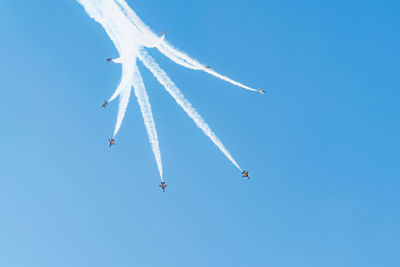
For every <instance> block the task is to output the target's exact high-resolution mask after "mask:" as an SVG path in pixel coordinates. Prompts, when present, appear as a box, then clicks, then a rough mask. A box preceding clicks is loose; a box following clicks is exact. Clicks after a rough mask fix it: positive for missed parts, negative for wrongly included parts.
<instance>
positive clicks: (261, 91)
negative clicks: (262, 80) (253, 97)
mask: <svg viewBox="0 0 400 267" xmlns="http://www.w3.org/2000/svg"><path fill="white" fill-rule="evenodd" d="M257 92H259V93H260V94H264V93H265V91H263V90H261V89H258V91H257Z"/></svg>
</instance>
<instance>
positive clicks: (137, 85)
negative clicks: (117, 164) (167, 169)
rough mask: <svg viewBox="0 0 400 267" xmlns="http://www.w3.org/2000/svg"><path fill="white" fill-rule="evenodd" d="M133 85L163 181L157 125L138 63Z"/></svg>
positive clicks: (134, 72)
mask: <svg viewBox="0 0 400 267" xmlns="http://www.w3.org/2000/svg"><path fill="white" fill-rule="evenodd" d="M133 87H134V89H135V95H136V97H137V99H138V102H139V106H140V110H141V112H142V116H143V120H144V124H145V126H146V130H147V135H148V136H149V141H150V144H151V148H152V149H153V153H154V156H155V158H156V162H157V167H158V171H159V173H160V177H161V181H163V168H162V163H161V152H160V146H159V142H158V136H157V130H156V125H155V123H154V119H153V113H152V111H151V105H150V102H149V96H148V95H147V92H146V88H145V87H144V82H143V78H142V76H141V75H140V72H139V69H138V67H137V65H135V68H134V71H133Z"/></svg>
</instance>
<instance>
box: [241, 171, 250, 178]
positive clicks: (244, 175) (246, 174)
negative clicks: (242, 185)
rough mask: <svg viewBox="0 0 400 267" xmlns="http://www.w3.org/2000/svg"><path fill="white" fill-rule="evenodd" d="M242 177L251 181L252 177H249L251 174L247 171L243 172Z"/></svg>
mask: <svg viewBox="0 0 400 267" xmlns="http://www.w3.org/2000/svg"><path fill="white" fill-rule="evenodd" d="M242 177H243V178H247V179H250V177H249V172H248V171H247V172H246V171H243V172H242Z"/></svg>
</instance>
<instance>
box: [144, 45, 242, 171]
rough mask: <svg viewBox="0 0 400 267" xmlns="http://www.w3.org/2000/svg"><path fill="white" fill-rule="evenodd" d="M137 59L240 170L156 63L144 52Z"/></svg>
mask: <svg viewBox="0 0 400 267" xmlns="http://www.w3.org/2000/svg"><path fill="white" fill-rule="evenodd" d="M139 59H140V61H142V62H143V64H144V65H145V66H146V68H148V69H149V70H150V71H151V72H152V73H153V75H154V76H155V77H156V79H157V80H158V81H159V82H160V83H161V84H162V85H163V86H164V88H165V90H166V91H167V92H168V93H169V94H170V95H171V96H172V97H173V98H174V99H175V101H176V102H177V103H178V104H179V105H180V106H181V107H182V108H183V110H184V111H185V112H186V113H187V114H188V116H189V117H190V118H191V119H192V120H193V121H194V122H195V123H196V125H197V126H198V127H199V128H200V129H201V130H202V131H203V132H204V134H206V135H207V136H208V137H209V138H210V139H211V141H212V142H213V143H214V144H215V145H216V146H217V147H218V148H219V149H220V150H221V151H222V153H224V154H225V156H226V157H227V158H228V159H229V160H230V161H231V162H232V163H233V164H234V165H235V166H236V167H237V168H238V169H239V170H240V171H242V169H241V168H240V167H239V165H238V164H237V163H236V161H235V159H234V158H233V157H232V155H231V154H230V153H229V151H228V150H227V149H226V148H225V146H224V145H223V144H222V142H221V141H220V140H219V139H218V137H217V136H216V135H215V134H214V132H213V131H212V130H211V129H210V127H209V126H208V124H207V123H206V122H205V121H204V120H203V118H202V117H201V116H200V114H199V113H198V112H197V111H196V110H195V109H194V108H193V106H192V104H191V103H190V102H189V101H188V100H187V99H186V98H185V96H184V95H183V94H182V92H181V91H180V90H179V88H178V87H176V85H175V83H174V82H173V81H172V80H171V79H170V78H169V77H168V75H167V74H166V73H165V71H164V70H162V69H161V68H160V66H159V65H158V64H157V62H155V61H154V59H153V58H152V57H151V56H150V55H149V54H148V53H147V52H146V51H145V50H144V49H141V50H140V52H139Z"/></svg>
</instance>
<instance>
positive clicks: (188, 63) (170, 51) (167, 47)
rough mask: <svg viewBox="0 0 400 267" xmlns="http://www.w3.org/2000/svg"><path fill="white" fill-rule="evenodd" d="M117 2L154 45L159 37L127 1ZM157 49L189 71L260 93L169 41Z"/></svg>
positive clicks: (119, 0) (120, 0) (145, 38)
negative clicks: (203, 72)
mask: <svg viewBox="0 0 400 267" xmlns="http://www.w3.org/2000/svg"><path fill="white" fill-rule="evenodd" d="M115 1H116V2H117V3H118V4H119V5H120V7H121V9H122V10H123V12H124V13H125V15H126V16H127V17H128V18H129V19H130V21H131V23H132V24H133V25H134V26H135V27H136V28H137V29H139V31H140V32H141V33H143V34H142V36H143V37H144V40H146V41H147V42H148V43H151V44H154V42H155V40H156V39H157V38H158V37H157V36H156V35H155V34H154V33H153V32H152V31H151V29H150V28H149V27H148V26H147V25H146V24H144V22H143V21H142V20H141V19H140V18H139V17H138V16H137V15H136V13H135V11H133V10H132V9H131V8H130V7H129V6H128V4H127V3H126V1H125V0H115ZM144 46H147V47H153V46H149V45H145V44H144ZM156 47H157V49H158V50H159V51H160V52H161V53H162V54H164V55H165V56H166V57H168V58H169V59H171V60H172V61H174V62H175V63H177V64H179V65H181V66H184V67H186V68H189V69H194V70H203V71H205V72H207V73H208V74H211V75H213V76H215V77H217V78H219V79H221V80H224V81H226V82H229V83H231V84H233V85H236V86H239V87H242V88H244V89H246V90H250V91H254V92H256V91H258V90H257V89H254V88H251V87H249V86H246V85H244V84H242V83H239V82H236V81H234V80H232V79H231V78H229V77H227V76H224V75H221V74H219V73H217V72H215V71H213V70H211V69H208V68H206V66H205V65H204V64H201V63H200V62H199V61H197V60H195V59H193V58H191V57H190V56H188V55H187V54H186V53H184V52H181V51H179V50H178V49H176V48H174V47H173V46H172V45H171V44H169V43H168V42H167V41H163V42H161V43H160V44H159V45H158V46H156Z"/></svg>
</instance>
